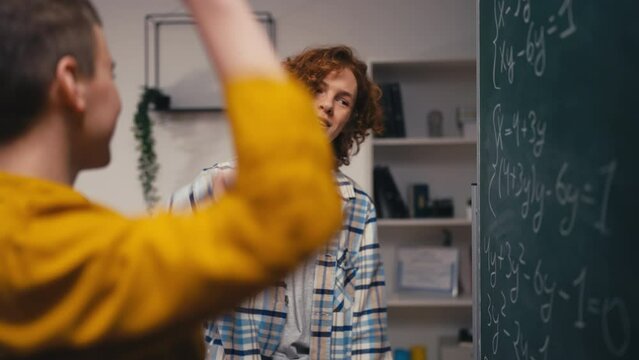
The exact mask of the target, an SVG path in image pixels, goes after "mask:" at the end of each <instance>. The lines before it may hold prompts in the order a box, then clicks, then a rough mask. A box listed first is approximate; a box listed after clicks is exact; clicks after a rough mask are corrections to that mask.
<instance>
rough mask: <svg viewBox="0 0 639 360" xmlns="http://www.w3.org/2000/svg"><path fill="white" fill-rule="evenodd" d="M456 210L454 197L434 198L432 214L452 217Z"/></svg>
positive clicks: (433, 215)
mask: <svg viewBox="0 0 639 360" xmlns="http://www.w3.org/2000/svg"><path fill="white" fill-rule="evenodd" d="M454 210H455V209H454V205H453V199H434V200H433V205H432V208H431V216H432V217H443V218H452V217H453V215H454V212H455V211H454Z"/></svg>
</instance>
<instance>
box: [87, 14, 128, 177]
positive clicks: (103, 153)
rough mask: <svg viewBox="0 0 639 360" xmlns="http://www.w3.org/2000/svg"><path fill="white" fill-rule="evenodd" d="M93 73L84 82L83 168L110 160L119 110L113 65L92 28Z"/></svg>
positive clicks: (100, 36) (99, 34)
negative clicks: (93, 49)
mask: <svg viewBox="0 0 639 360" xmlns="http://www.w3.org/2000/svg"><path fill="white" fill-rule="evenodd" d="M95 37H96V43H95V44H96V49H95V73H94V75H93V77H92V78H91V79H89V80H88V81H87V84H86V86H87V88H86V89H87V94H86V101H87V104H86V105H87V106H86V112H85V121H84V123H85V126H84V129H83V133H84V136H83V138H84V143H83V146H82V147H83V148H84V156H83V158H82V161H81V167H82V168H85V169H86V168H95V167H102V166H106V165H107V164H108V163H109V161H110V160H111V152H110V147H109V143H110V142H111V137H112V136H113V132H114V130H115V124H116V120H117V118H118V115H119V114H120V110H121V107H122V104H121V101H120V95H119V93H118V90H117V88H116V87H115V82H114V73H113V71H114V67H115V65H114V63H113V60H112V58H111V53H110V52H109V48H108V46H107V43H106V39H105V37H104V33H103V31H102V29H101V28H99V27H97V26H96V27H95Z"/></svg>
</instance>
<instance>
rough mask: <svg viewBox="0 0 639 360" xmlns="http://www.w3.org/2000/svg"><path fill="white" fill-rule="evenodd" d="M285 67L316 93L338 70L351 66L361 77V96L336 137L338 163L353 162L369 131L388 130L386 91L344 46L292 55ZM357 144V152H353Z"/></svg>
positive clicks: (356, 77)
mask: <svg viewBox="0 0 639 360" xmlns="http://www.w3.org/2000/svg"><path fill="white" fill-rule="evenodd" d="M284 66H285V67H286V69H287V70H288V71H290V72H291V73H292V74H293V75H294V76H295V77H297V78H298V79H300V80H301V81H302V82H303V83H305V84H306V86H308V87H309V89H310V90H311V91H312V92H313V93H315V92H317V91H319V89H320V88H321V85H322V81H323V80H324V78H325V77H326V76H327V75H328V74H330V73H331V72H332V71H334V70H343V69H349V70H351V71H352V72H353V74H354V75H355V79H356V80H357V98H356V99H355V104H354V106H353V111H352V113H351V118H350V119H349V121H348V122H347V123H346V126H344V129H343V130H342V132H341V133H340V134H339V135H338V136H337V137H336V138H335V139H334V140H333V142H332V145H333V150H334V151H335V158H336V160H337V166H341V165H348V164H350V157H351V156H352V155H355V154H357V153H358V152H359V146H360V144H361V143H362V142H364V140H365V139H366V136H368V135H369V133H370V132H369V130H372V132H373V133H375V134H380V133H381V132H382V131H383V130H384V126H383V122H382V110H381V107H380V104H379V99H380V98H381V96H382V92H381V90H380V88H379V86H377V85H376V84H375V83H374V82H373V81H372V80H371V79H370V78H369V77H368V76H367V75H366V72H367V66H366V64H365V63H364V62H363V61H361V60H359V59H358V58H357V57H355V55H354V54H353V50H352V49H351V48H350V47H348V46H344V45H340V46H331V47H324V48H312V49H306V50H304V51H303V52H301V53H300V54H298V55H296V56H293V57H289V58H287V59H286V60H285V61H284ZM353 147H354V151H351V150H352V149H353Z"/></svg>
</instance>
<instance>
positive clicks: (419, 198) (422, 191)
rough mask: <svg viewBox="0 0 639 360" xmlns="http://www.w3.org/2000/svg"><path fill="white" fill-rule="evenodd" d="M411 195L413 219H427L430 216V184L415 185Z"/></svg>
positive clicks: (411, 189) (412, 187)
mask: <svg viewBox="0 0 639 360" xmlns="http://www.w3.org/2000/svg"><path fill="white" fill-rule="evenodd" d="M410 193H411V196H410V199H411V205H412V206H411V208H412V210H413V217H416V218H425V217H428V216H430V208H429V201H430V196H429V188H428V184H413V185H412V186H411V188H410Z"/></svg>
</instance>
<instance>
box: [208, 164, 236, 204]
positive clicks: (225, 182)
mask: <svg viewBox="0 0 639 360" xmlns="http://www.w3.org/2000/svg"><path fill="white" fill-rule="evenodd" d="M236 175H237V173H236V172H235V170H224V171H219V172H217V173H215V175H213V176H212V178H211V182H212V184H213V199H214V200H215V201H217V200H219V199H220V197H222V195H224V193H226V192H227V191H228V190H229V189H231V188H233V186H234V185H235V178H236Z"/></svg>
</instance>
